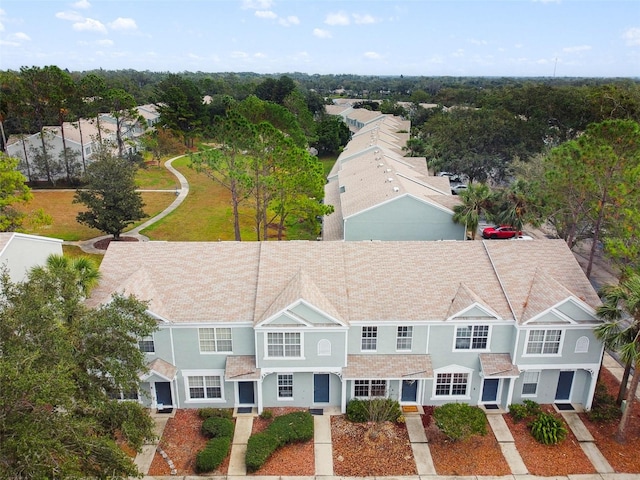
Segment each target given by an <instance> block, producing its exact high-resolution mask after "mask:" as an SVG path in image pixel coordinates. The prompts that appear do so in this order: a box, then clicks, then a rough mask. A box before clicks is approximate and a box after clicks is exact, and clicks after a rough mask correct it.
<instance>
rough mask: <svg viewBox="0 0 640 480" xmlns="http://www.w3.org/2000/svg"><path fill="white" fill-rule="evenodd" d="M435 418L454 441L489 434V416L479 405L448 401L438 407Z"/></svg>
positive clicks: (434, 413) (439, 426) (438, 424)
mask: <svg viewBox="0 0 640 480" xmlns="http://www.w3.org/2000/svg"><path fill="white" fill-rule="evenodd" d="M433 418H434V420H435V422H436V425H437V426H438V428H439V429H440V430H441V431H442V433H444V434H445V435H446V436H447V437H449V438H450V439H451V440H452V441H459V440H467V439H468V438H470V437H472V436H473V435H486V434H487V417H486V415H485V413H484V412H483V411H482V410H481V409H479V408H478V407H472V406H471V405H469V404H467V403H447V404H446V405H442V406H440V407H436V408H435V410H434V411H433Z"/></svg>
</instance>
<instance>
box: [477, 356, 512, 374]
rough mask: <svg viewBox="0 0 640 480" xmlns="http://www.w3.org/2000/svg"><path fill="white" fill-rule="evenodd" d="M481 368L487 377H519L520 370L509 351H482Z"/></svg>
mask: <svg viewBox="0 0 640 480" xmlns="http://www.w3.org/2000/svg"><path fill="white" fill-rule="evenodd" d="M479 356H480V370H481V371H482V373H483V374H484V376H485V377H494V378H498V377H518V376H519V375H520V370H519V369H518V367H517V366H515V365H514V364H513V362H512V361H511V355H509V354H508V353H481V354H480V355H479Z"/></svg>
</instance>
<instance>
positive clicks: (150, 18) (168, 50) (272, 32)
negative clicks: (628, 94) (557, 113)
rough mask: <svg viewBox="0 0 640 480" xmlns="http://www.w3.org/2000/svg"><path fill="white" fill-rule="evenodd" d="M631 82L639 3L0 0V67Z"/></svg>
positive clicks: (639, 71) (639, 66)
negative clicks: (628, 79) (573, 78)
mask: <svg viewBox="0 0 640 480" xmlns="http://www.w3.org/2000/svg"><path fill="white" fill-rule="evenodd" d="M33 65H37V66H44V65H57V66H59V67H60V68H68V69H69V70H74V71H81V70H91V69H96V68H104V69H114V70H115V69H125V68H131V69H136V70H151V71H171V72H182V71H203V72H257V73H287V72H305V73H310V74H314V73H319V74H331V73H333V74H342V73H350V74H361V75H405V76H409V75H424V76H438V75H451V76H467V75H478V76H545V77H550V76H553V75H554V74H555V75H556V76H559V77H567V76H569V77H571V76H579V77H640V1H638V0H501V1H498V0H494V1H487V0H468V1H462V0H446V1H445V0H405V1H403V0H398V1H393V0H377V1H369V0H342V1H335V0H128V1H120V0H70V1H58V0H0V69H2V70H6V69H18V68H20V67H21V66H33Z"/></svg>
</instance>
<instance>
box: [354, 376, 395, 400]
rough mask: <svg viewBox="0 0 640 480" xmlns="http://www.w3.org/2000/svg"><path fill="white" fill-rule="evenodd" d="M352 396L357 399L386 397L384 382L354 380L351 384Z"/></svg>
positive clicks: (385, 382)
mask: <svg viewBox="0 0 640 480" xmlns="http://www.w3.org/2000/svg"><path fill="white" fill-rule="evenodd" d="M353 396H354V397H358V398H369V397H386V396H387V381H386V380H355V381H354V384H353Z"/></svg>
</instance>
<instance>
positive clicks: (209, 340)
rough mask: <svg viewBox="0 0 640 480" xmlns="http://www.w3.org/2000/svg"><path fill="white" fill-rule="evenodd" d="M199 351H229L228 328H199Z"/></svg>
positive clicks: (230, 346)
mask: <svg viewBox="0 0 640 480" xmlns="http://www.w3.org/2000/svg"><path fill="white" fill-rule="evenodd" d="M198 337H199V339H200V351H201V352H231V348H232V341H231V329H230V328H199V329H198Z"/></svg>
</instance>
